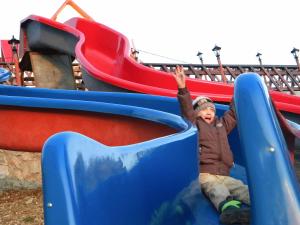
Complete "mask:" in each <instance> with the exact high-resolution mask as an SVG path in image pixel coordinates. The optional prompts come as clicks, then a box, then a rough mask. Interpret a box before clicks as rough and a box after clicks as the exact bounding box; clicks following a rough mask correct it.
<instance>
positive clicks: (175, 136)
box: [0, 74, 300, 225]
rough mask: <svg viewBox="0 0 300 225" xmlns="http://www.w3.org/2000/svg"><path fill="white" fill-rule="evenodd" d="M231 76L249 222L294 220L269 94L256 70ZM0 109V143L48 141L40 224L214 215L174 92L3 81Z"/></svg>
mask: <svg viewBox="0 0 300 225" xmlns="http://www.w3.org/2000/svg"><path fill="white" fill-rule="evenodd" d="M236 85H237V86H236V87H237V88H236V90H235V94H234V98H235V102H236V111H237V116H238V120H239V123H238V128H239V134H240V135H239V136H240V138H239V136H238V135H237V133H236V132H235V134H233V136H231V137H230V139H231V140H230V144H231V146H232V148H233V150H234V157H235V159H236V160H235V161H236V162H238V163H237V165H236V166H235V167H234V168H233V170H232V176H235V177H237V178H240V179H243V180H244V181H245V182H248V185H249V189H250V195H251V201H252V220H253V222H252V224H253V225H258V224H259V225H264V224H276V225H277V224H287V225H289V224H295V221H299V219H300V218H299V215H300V212H299V196H298V195H299V193H300V192H299V190H298V188H299V187H298V183H297V178H296V177H295V173H294V171H293V168H292V165H291V160H290V158H289V154H288V150H287V146H286V144H285V141H284V136H283V134H282V132H281V129H280V127H279V123H278V122H277V119H276V116H275V112H274V110H273V107H272V104H271V101H270V98H269V96H268V93H267V91H266V90H264V85H263V84H262V83H261V80H260V79H259V78H258V77H257V76H256V75H253V74H248V75H244V76H241V77H240V78H238V80H237V84H236ZM257 104H259V105H260V106H261V108H260V109H257V107H256V106H257ZM160 106H164V108H163V109H162V111H158V109H159V108H160ZM245 106H247V107H245ZM227 108H228V107H227V106H222V105H217V113H218V114H219V115H221V114H222V113H223V112H224V110H226V109H227ZM0 109H1V117H0V118H1V122H0V124H1V128H0V130H1V134H3V135H1V139H0V140H2V141H3V140H6V141H4V142H2V141H0V142H1V143H0V146H1V148H11V149H14V150H25V151H39V150H40V149H41V148H42V145H43V142H44V141H45V140H46V143H45V144H44V147H43V153H42V170H43V190H44V213H45V224H46V225H52V224H80V225H83V224H90V225H93V224H101V225H103V224H120V225H122V224H153V225H154V224H164V225H166V224H169V223H171V224H175V225H176V224H178V225H179V224H180V225H181V224H184V223H189V224H194V225H196V224H197V225H204V224H219V222H218V213H217V212H216V210H215V209H214V208H213V207H212V205H211V204H210V203H209V201H208V200H207V199H206V198H205V197H204V196H203V195H202V194H201V192H200V190H199V186H198V184H197V174H198V167H197V131H196V129H195V127H193V126H191V125H190V124H189V123H186V122H185V121H183V120H182V119H181V118H180V117H179V116H178V115H177V114H178V113H179V110H178V103H177V101H176V99H174V98H168V97H160V96H150V95H140V94H130V93H127V94H126V93H104V92H92V91H91V92H79V91H67V90H50V89H39V88H35V89H30V88H22V87H12V86H0ZM172 111H174V114H173V113H172ZM262 118H263V120H262ZM90 119H92V121H90ZM249 120H250V121H251V123H249ZM5 121H10V122H9V123H8V122H5ZM12 121H13V123H14V124H13V125H12ZM70 124H71V126H70ZM15 127H16V128H15ZM57 128H58V129H57ZM84 128H85V129H84ZM24 130H26V132H24ZM253 130H255V131H256V132H252V131H253ZM8 131H9V132H8ZM20 131H22V132H20ZM60 131H64V132H60ZM89 131H92V132H91V133H89ZM18 132H19V133H18ZM44 132H46V133H44ZM57 132H59V133H58V134H55V133H57ZM79 133H81V134H79ZM94 133H96V136H93V135H94ZM53 134H54V135H53ZM7 135H8V136H7ZM22 135H23V136H22ZM51 135H52V136H51ZM50 136H51V137H50ZM49 137H50V138H49ZM13 139H14V140H17V142H16V141H14V140H13ZM33 139H34V142H33ZM39 139H41V140H39ZM240 140H241V141H240ZM253 140H256V141H255V142H254V141H253ZM240 142H241V145H239V144H237V143H240ZM9 143H10V144H9ZM3 145H4V146H3ZM241 153H242V154H241ZM253 162H255V163H253ZM240 165H243V166H244V167H245V168H246V171H247V175H248V179H247V178H246V177H245V170H244V169H243V167H242V166H240ZM266 180H267V181H268V182H266ZM54 187H55V188H54ZM266 208H267V209H268V210H267V212H266V210H265V209H266ZM278 208H280V210H279V211H278ZM178 209H179V210H178Z"/></svg>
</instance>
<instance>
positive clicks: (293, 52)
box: [291, 48, 300, 71]
mask: <svg viewBox="0 0 300 225" xmlns="http://www.w3.org/2000/svg"><path fill="white" fill-rule="evenodd" d="M298 52H299V49H297V48H293V50H292V51H291V53H292V54H293V56H294V58H295V60H296V63H297V67H298V70H299V71H300V65H299V56H298Z"/></svg>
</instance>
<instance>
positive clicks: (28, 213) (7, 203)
mask: <svg viewBox="0 0 300 225" xmlns="http://www.w3.org/2000/svg"><path fill="white" fill-rule="evenodd" d="M0 224H1V225H43V224H44V218H43V195H42V190H41V189H35V190H13V191H4V192H1V193H0Z"/></svg>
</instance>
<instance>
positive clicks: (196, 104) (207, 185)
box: [173, 66, 250, 224]
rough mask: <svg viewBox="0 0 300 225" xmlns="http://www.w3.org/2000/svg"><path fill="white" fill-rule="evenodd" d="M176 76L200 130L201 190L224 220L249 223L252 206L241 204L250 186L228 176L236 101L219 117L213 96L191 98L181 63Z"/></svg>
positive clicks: (186, 110) (188, 114)
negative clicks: (229, 140) (230, 138)
mask: <svg viewBox="0 0 300 225" xmlns="http://www.w3.org/2000/svg"><path fill="white" fill-rule="evenodd" d="M173 76H174V78H175V80H176V82H177V86H178V95H177V98H178V100H179V103H180V107H181V112H182V115H183V117H185V118H186V119H188V120H189V121H191V122H192V123H193V124H194V125H196V126H197V128H198V130H199V159H200V160H199V164H200V174H199V182H200V186H201V189H202V191H203V192H204V193H205V194H206V196H207V197H208V198H209V199H210V201H211V202H212V203H213V205H214V206H215V208H216V209H217V210H218V211H219V212H220V213H221V215H220V221H221V222H222V223H224V224H234V223H243V224H244V223H249V220H250V219H249V218H250V210H249V208H247V207H246V208H241V204H242V202H244V203H246V204H248V205H250V199H249V191H248V186H247V185H245V184H244V183H243V182H241V181H240V180H237V179H234V178H232V177H230V176H229V171H230V168H231V167H232V165H233V155H232V152H231V149H230V146H229V143H228V137H227V136H228V134H229V133H230V132H231V130H232V129H233V128H234V127H235V126H236V117H235V112H234V108H233V104H230V109H229V110H228V111H227V112H225V114H224V116H223V117H221V118H217V116H216V108H215V105H214V103H213V101H212V100H211V99H210V98H208V97H205V96H199V97H197V98H196V99H195V100H194V101H193V102H192V99H191V96H190V93H189V91H188V89H187V87H186V82H185V74H184V70H183V68H182V67H179V66H177V67H176V69H175V74H173Z"/></svg>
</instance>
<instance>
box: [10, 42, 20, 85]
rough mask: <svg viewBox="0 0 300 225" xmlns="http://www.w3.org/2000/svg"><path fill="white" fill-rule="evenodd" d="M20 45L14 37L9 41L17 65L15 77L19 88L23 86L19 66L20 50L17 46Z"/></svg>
mask: <svg viewBox="0 0 300 225" xmlns="http://www.w3.org/2000/svg"><path fill="white" fill-rule="evenodd" d="M19 43H20V41H19V40H17V39H15V37H14V36H12V39H10V40H9V41H8V44H10V46H11V50H12V56H13V62H14V65H15V75H16V84H17V85H18V86H22V83H23V82H22V80H21V70H20V66H19V56H18V49H17V45H18V44H19Z"/></svg>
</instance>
